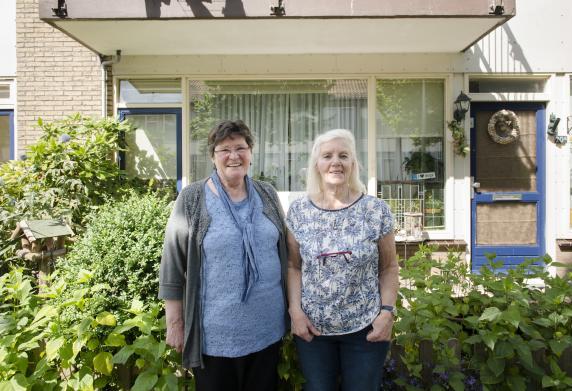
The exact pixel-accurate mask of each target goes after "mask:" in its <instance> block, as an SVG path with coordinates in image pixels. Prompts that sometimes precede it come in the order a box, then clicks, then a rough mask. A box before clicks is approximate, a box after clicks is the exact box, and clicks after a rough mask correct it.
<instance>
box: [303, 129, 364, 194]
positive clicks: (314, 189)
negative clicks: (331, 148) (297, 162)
mask: <svg viewBox="0 0 572 391" xmlns="http://www.w3.org/2000/svg"><path fill="white" fill-rule="evenodd" d="M332 140H342V141H343V142H344V143H345V144H346V146H347V147H349V149H350V158H351V160H352V170H351V172H350V178H349V182H348V186H349V187H350V190H352V191H356V192H359V193H365V192H366V188H365V185H364V184H363V183H362V181H361V180H360V179H359V162H358V160H357V156H356V155H357V153H356V141H355V138H354V135H353V134H352V132H350V131H349V130H346V129H332V130H329V131H327V132H326V133H322V134H321V135H319V136H318V137H316V139H315V140H314V145H313V146H312V152H311V154H310V160H309V162H308V173H307V177H306V192H307V193H308V194H309V195H316V194H321V193H322V191H323V189H322V176H321V174H320V172H319V171H318V158H319V157H320V148H321V147H322V144H324V143H327V142H329V141H332Z"/></svg>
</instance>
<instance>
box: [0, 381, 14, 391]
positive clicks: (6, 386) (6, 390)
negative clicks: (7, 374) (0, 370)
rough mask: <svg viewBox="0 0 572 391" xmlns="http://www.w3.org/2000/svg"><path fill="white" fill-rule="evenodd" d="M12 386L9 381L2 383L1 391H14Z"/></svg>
mask: <svg viewBox="0 0 572 391" xmlns="http://www.w3.org/2000/svg"><path fill="white" fill-rule="evenodd" d="M13 390H14V388H12V384H10V382H9V381H6V380H5V381H0V391H13Z"/></svg>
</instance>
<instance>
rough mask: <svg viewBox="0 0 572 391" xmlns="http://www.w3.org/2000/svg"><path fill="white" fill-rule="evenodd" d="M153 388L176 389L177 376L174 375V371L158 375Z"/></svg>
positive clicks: (177, 384) (166, 390)
mask: <svg viewBox="0 0 572 391" xmlns="http://www.w3.org/2000/svg"><path fill="white" fill-rule="evenodd" d="M154 388H155V389H159V390H162V391H163V390H164V391H170V390H178V389H180V388H179V378H178V377H177V376H175V374H174V373H167V374H164V375H162V376H161V377H159V380H158V381H157V384H156V385H155V387H154Z"/></svg>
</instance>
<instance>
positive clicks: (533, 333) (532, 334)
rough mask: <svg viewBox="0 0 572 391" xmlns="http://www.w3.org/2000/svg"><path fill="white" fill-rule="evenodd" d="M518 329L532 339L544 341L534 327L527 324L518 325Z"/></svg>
mask: <svg viewBox="0 0 572 391" xmlns="http://www.w3.org/2000/svg"><path fill="white" fill-rule="evenodd" d="M518 328H519V329H521V330H522V332H523V333H525V334H526V335H528V336H529V337H531V338H534V339H544V338H542V335H541V334H540V333H539V332H538V330H536V329H535V328H534V327H533V326H532V325H528V324H526V323H520V324H519V325H518Z"/></svg>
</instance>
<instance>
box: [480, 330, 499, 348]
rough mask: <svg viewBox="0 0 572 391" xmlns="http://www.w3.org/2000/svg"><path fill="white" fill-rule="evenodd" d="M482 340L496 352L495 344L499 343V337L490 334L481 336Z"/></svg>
mask: <svg viewBox="0 0 572 391" xmlns="http://www.w3.org/2000/svg"><path fill="white" fill-rule="evenodd" d="M481 338H482V339H483V342H484V343H485V345H487V347H488V348H489V349H490V350H491V351H494V350H495V344H496V342H497V336H496V334H492V333H488V334H483V335H482V336H481Z"/></svg>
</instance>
